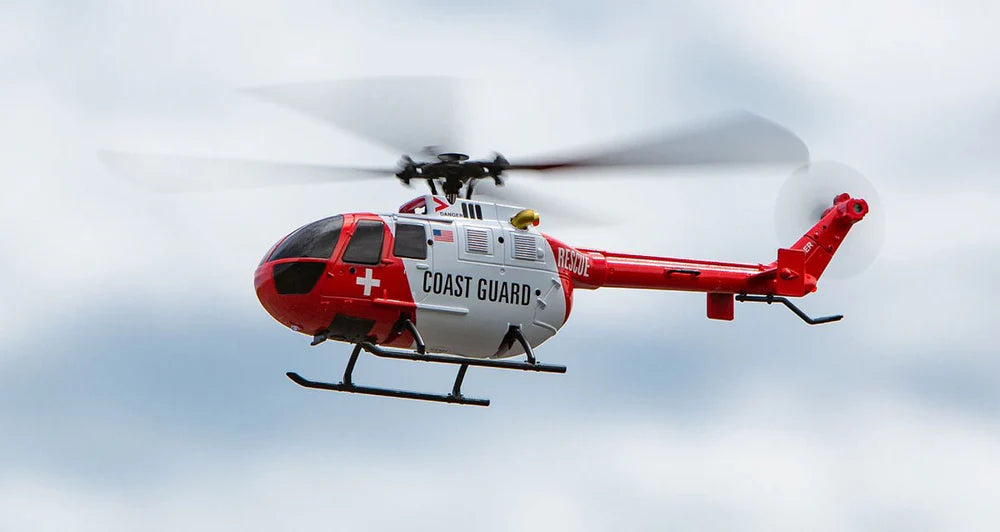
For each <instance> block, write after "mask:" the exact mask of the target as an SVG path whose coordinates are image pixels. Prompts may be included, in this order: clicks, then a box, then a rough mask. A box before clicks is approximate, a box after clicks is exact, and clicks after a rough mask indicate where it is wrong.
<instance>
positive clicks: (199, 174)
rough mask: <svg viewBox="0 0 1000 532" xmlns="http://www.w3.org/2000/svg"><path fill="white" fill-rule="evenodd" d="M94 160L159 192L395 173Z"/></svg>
mask: <svg viewBox="0 0 1000 532" xmlns="http://www.w3.org/2000/svg"><path fill="white" fill-rule="evenodd" d="M100 157H101V160H102V161H103V162H104V164H105V165H106V166H107V167H108V168H110V169H111V170H112V171H114V172H115V173H116V174H119V175H121V176H122V177H125V178H127V179H129V180H131V181H134V182H136V183H138V184H140V185H143V186H146V187H149V188H152V189H154V190H159V191H163V192H187V191H202V190H217V189H233V188H254V187H268V186H281V185H301V184H316V183H331V182H337V181H357V180H365V179H386V178H388V177H392V176H393V175H394V174H395V173H396V170H394V169H389V168H357V167H344V166H328V165H316V164H297V163H280V162H269V161H251V160H240V159H220V158H201V157H186V156H180V155H162V154H145V153H129V152H116V151H102V152H100Z"/></svg>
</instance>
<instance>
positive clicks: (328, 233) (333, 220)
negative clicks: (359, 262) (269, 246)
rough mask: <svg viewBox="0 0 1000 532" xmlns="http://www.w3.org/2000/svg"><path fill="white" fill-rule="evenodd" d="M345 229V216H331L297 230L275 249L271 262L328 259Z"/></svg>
mask: <svg viewBox="0 0 1000 532" xmlns="http://www.w3.org/2000/svg"><path fill="white" fill-rule="evenodd" d="M343 228H344V217H343V216H331V217H330V218H324V219H322V220H319V221H316V222H313V223H311V224H309V225H305V226H302V227H300V228H299V229H296V230H295V232H294V233H292V234H290V235H288V238H285V240H283V241H282V242H281V244H279V245H278V247H276V248H275V249H274V252H273V253H271V257H270V259H269V260H278V259H292V258H299V257H307V258H313V259H328V258H330V255H332V254H333V248H335V247H337V241H338V240H339V239H340V230H341V229H343Z"/></svg>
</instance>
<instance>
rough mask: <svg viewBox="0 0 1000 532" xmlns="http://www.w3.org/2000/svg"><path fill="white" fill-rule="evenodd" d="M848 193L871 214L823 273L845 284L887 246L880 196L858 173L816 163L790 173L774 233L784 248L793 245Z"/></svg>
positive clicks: (777, 209)
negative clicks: (864, 202) (841, 280)
mask: <svg viewBox="0 0 1000 532" xmlns="http://www.w3.org/2000/svg"><path fill="white" fill-rule="evenodd" d="M844 192H847V193H848V194H850V195H851V196H853V197H856V198H863V199H864V200H865V201H867V202H868V206H869V209H870V210H869V214H868V216H866V217H865V219H864V220H863V221H861V222H860V223H858V224H857V225H855V226H854V227H853V228H852V229H851V232H850V233H848V235H847V238H846V239H844V243H843V244H842V245H841V246H840V249H839V250H838V251H837V255H836V256H835V257H834V258H833V261H832V262H831V263H830V267H829V269H827V273H826V275H827V276H830V277H837V278H845V277H850V276H852V275H856V274H858V273H861V272H863V271H864V270H865V269H867V268H868V266H870V265H871V263H872V262H874V261H875V258H876V257H877V256H878V254H879V251H880V250H881V248H882V244H883V242H884V241H885V209H884V208H883V206H882V201H881V199H880V198H879V195H878V191H877V190H876V189H875V186H874V185H872V183H871V181H869V180H868V179H867V178H865V176H864V175H862V174H861V173H860V172H858V171H857V170H855V169H854V168H851V167H850V166H847V165H845V164H842V163H837V162H833V161H819V162H813V163H810V164H807V165H805V166H802V167H800V168H799V169H798V170H796V171H795V172H793V173H792V174H791V175H790V176H789V177H788V179H787V180H786V181H785V184H784V185H783V186H782V188H781V191H780V192H779V194H778V201H777V203H776V205H775V212H774V222H775V230H776V232H777V234H778V237H779V238H780V242H781V243H782V244H783V245H788V243H790V242H794V241H796V240H797V239H798V238H799V237H800V236H801V235H802V233H803V232H804V231H806V230H808V229H809V228H810V227H812V225H813V224H815V223H816V221H817V220H819V219H820V217H821V216H822V214H823V212H824V211H825V210H826V209H827V208H828V207H830V206H831V204H832V200H833V198H834V197H835V196H837V195H838V194H841V193H844Z"/></svg>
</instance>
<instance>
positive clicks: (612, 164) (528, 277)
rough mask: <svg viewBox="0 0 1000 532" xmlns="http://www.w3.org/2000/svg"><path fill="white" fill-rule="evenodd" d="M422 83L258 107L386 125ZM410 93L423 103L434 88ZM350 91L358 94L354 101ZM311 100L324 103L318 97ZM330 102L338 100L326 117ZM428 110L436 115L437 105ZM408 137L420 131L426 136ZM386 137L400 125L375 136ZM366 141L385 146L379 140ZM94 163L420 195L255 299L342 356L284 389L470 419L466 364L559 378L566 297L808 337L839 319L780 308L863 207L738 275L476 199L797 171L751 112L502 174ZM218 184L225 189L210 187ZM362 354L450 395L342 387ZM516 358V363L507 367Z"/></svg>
mask: <svg viewBox="0 0 1000 532" xmlns="http://www.w3.org/2000/svg"><path fill="white" fill-rule="evenodd" d="M436 82H437V81H436V80H435V81H433V82H432V83H431V84H432V85H433V83H436ZM422 83H423V84H426V83H427V80H414V79H411V78H402V79H395V78H393V79H383V80H374V81H373V80H353V81H351V82H348V83H346V84H344V83H339V84H336V85H333V86H332V89H331V86H330V85H323V86H322V87H317V86H316V85H307V86H305V87H304V89H305V93H307V94H309V95H311V96H310V98H305V99H303V98H302V95H303V86H301V85H300V86H291V89H289V88H287V87H285V88H281V89H280V90H274V89H270V90H269V91H268V95H270V96H274V95H275V94H278V95H279V96H281V98H272V99H276V100H279V101H280V103H283V104H285V105H288V106H290V107H293V108H296V109H298V110H300V111H307V112H312V113H313V114H318V115H320V116H321V117H324V118H327V119H329V120H330V121H333V122H334V123H336V124H338V125H341V126H344V125H345V123H349V122H350V121H351V120H349V118H351V117H352V116H353V117H361V118H366V114H365V113H369V115H368V118H370V113H372V112H373V111H372V107H371V106H369V108H367V110H359V108H358V106H357V102H358V101H362V102H364V101H371V100H372V98H371V93H372V92H374V93H376V94H382V93H385V91H387V90H388V91H390V92H392V94H393V95H394V96H395V97H393V98H384V97H378V98H374V99H375V100H377V101H379V105H378V106H377V109H381V110H382V111H386V109H385V108H386V107H389V108H390V109H389V110H388V112H389V114H393V113H396V114H398V111H399V108H398V105H402V104H400V103H399V102H400V101H401V100H405V98H399V97H398V95H399V94H401V93H403V92H406V91H410V92H412V91H413V89H414V87H415V86H416V87H420V86H421V84H422ZM380 91H381V92H380ZM401 91H402V92H401ZM417 92H422V93H423V96H424V97H426V96H427V94H434V93H440V92H441V91H437V92H435V91H427V90H425V91H417ZM361 93H365V94H367V95H368V97H366V98H361V97H360V96H359V94H361ZM316 94H319V95H321V96H322V98H319V99H317V98H315V97H314V96H315V95H316ZM382 95H383V96H384V94H382ZM281 100H283V101H281ZM317 101H318V102H319V107H317V105H316V102H317ZM331 101H332V102H337V105H335V106H334V107H333V108H331V107H330V104H329V102H331ZM303 102H305V104H304V103H303ZM345 102H346V103H345ZM352 102H353V103H352ZM394 106H397V107H394ZM430 107H431V108H435V109H436V110H439V109H440V107H441V106H440V105H438V106H435V105H430ZM435 112H437V111H435ZM345 116H348V119H345V118H344V117H345ZM373 122H374V123H379V122H380V121H379V120H373V121H368V122H358V121H355V123H354V125H355V126H357V124H358V123H362V124H364V126H363V127H365V128H368V129H367V130H366V132H368V133H371V132H372V131H373V130H372V129H371V127H372V126H371V124H372V123H373ZM354 129H357V127H355V128H354ZM377 129H378V128H376V130H377ZM416 129H417V130H419V131H418V132H419V133H420V134H426V130H425V129H424V130H422V129H421V128H420V127H417V128H416ZM394 134H398V128H395V129H392V130H391V131H390V133H389V134H388V135H389V136H391V135H394ZM370 136H374V137H376V138H377V140H385V139H386V135H382V136H381V137H380V136H379V135H378V134H376V135H370ZM394 140H395V139H394ZM392 144H395V145H399V144H400V143H392ZM102 156H103V158H104V160H105V162H106V163H107V164H108V165H109V166H110V167H112V168H113V169H115V170H117V171H119V172H120V173H122V174H125V175H128V176H137V175H138V176H140V178H141V179H143V180H145V181H148V182H155V183H162V182H163V181H164V180H169V179H172V178H174V177H176V176H178V175H187V177H188V178H189V179H190V180H192V182H194V183H198V184H204V183H207V182H209V181H211V182H213V183H215V184H218V183H220V182H222V183H223V184H224V185H225V186H257V185H260V184H272V183H271V181H276V182H279V183H280V182H289V181H291V182H324V181H329V180H339V179H342V178H343V176H344V175H349V176H351V177H358V176H361V177H364V178H367V177H378V178H384V177H386V176H393V177H395V178H396V179H398V180H399V181H400V182H402V183H403V184H405V185H410V184H411V183H412V182H415V181H423V182H424V183H426V185H427V186H428V189H429V191H428V193H427V194H424V195H420V196H417V197H416V198H414V199H412V200H411V201H409V202H407V203H405V204H403V205H402V206H400V207H399V208H398V209H396V211H395V212H390V213H382V214H376V213H371V212H355V213H344V214H338V215H334V216H329V217H326V218H323V219H321V220H317V221H315V222H312V223H309V224H306V225H304V226H302V227H300V228H298V229H296V230H295V231H292V232H291V233H289V234H288V235H287V236H286V237H284V238H282V239H280V240H279V241H278V242H276V243H275V244H274V245H273V246H272V247H271V248H270V249H269V250H268V251H267V253H266V254H265V255H264V257H263V258H262V259H261V261H260V263H259V264H258V265H257V268H256V270H255V272H254V279H253V280H254V289H255V291H256V295H257V297H258V299H259V301H260V303H261V305H262V306H263V308H264V309H265V310H266V312H267V313H268V314H269V315H270V316H271V317H273V318H274V319H275V320H276V321H278V322H279V323H281V324H282V325H283V326H285V327H287V328H288V329H289V330H291V331H293V332H296V333H300V334H304V335H307V336H308V337H310V338H311V342H310V343H311V345H312V346H317V345H320V344H323V343H325V342H328V341H336V342H344V343H348V344H351V345H353V348H352V351H351V355H350V357H349V359H348V362H347V364H346V367H345V370H344V373H343V378H342V380H341V381H340V382H338V383H333V382H324V381H317V380H310V379H307V378H305V377H303V376H301V375H299V374H298V373H296V372H288V373H287V376H288V378H290V379H291V380H292V381H293V382H295V383H296V384H298V385H300V386H303V387H306V388H313V389H320V390H330V391H337V392H348V393H355V394H363V395H374V396H384V397H392V398H401V399H415V400H423V401H432V402H442V403H452V404H459V405H470V406H489V404H490V400H489V399H485V398H477V397H470V396H466V395H465V394H464V393H463V391H462V386H463V383H464V379H465V376H466V373H467V371H468V369H469V368H470V367H482V368H493V369H511V370H522V371H531V372H541V373H565V372H566V366H563V365H557V364H548V363H542V362H540V361H539V360H538V358H537V357H536V355H535V350H536V349H537V348H538V347H539V346H540V345H541V344H543V343H544V342H546V341H547V340H549V339H550V338H552V337H553V336H555V335H556V334H557V333H558V332H559V330H560V328H561V327H562V326H563V325H564V324H565V323H566V321H567V320H568V319H569V317H570V314H571V311H572V308H573V294H574V291H576V290H595V289H599V288H630V289H653V290H674V291H687V292H703V293H705V294H706V299H705V301H706V303H705V305H706V307H705V309H706V311H705V312H706V315H707V317H708V318H709V319H714V320H733V319H734V316H735V311H734V308H735V302H759V303H767V304H772V303H779V304H782V305H784V306H785V307H787V308H788V309H790V310H791V311H792V312H794V313H795V314H796V315H797V316H798V317H800V318H801V319H802V320H803V321H805V322H806V323H808V324H810V325H819V324H824V323H830V322H835V321H838V320H840V319H841V318H842V316H840V315H834V316H825V317H819V318H813V317H810V316H809V315H807V314H806V313H805V312H803V311H802V310H801V309H800V308H799V307H798V306H796V305H795V304H794V303H793V302H792V301H791V299H790V298H799V297H803V296H805V295H808V294H810V293H812V292H814V291H816V289H817V284H818V281H819V279H820V277H821V276H822V275H823V273H824V271H825V270H826V269H827V266H828V265H829V264H830V262H831V260H832V259H833V257H834V254H835V253H836V252H837V250H838V248H840V246H841V244H842V243H843V242H844V241H845V238H846V236H847V234H848V232H849V231H850V230H851V228H852V227H853V226H854V224H856V223H858V222H860V221H861V220H863V219H864V218H865V217H866V215H868V213H869V204H868V202H867V201H866V200H865V199H864V198H861V197H854V196H852V195H850V194H849V193H846V192H841V193H838V194H836V195H834V196H833V197H828V198H827V199H826V201H827V205H826V206H825V208H823V209H822V210H820V211H819V212H818V213H817V214H818V215H817V216H815V217H814V219H813V220H812V221H811V223H812V225H811V227H809V228H808V229H807V230H805V231H804V232H803V233H802V236H801V237H800V238H798V240H797V241H794V242H791V243H790V245H789V246H788V247H785V248H780V249H778V250H777V255H776V257H775V258H774V259H773V260H770V261H768V262H765V263H758V264H745V263H734V262H723V261H714V260H702V259H690V258H673V257H661V256H651V255H640V254H633V253H625V252H617V251H605V250H599V249H592V248H587V247H577V246H573V245H569V244H566V243H564V242H562V241H560V240H558V239H556V238H555V237H553V236H551V235H549V234H546V233H543V232H541V231H540V230H539V229H538V226H539V225H540V222H541V219H542V215H543V214H544V212H539V211H536V210H535V209H534V208H529V207H525V206H515V205H508V204H507V203H506V202H502V201H491V200H489V199H486V200H480V199H477V198H476V196H477V193H476V184H477V182H478V181H480V180H489V181H492V182H493V184H494V185H496V186H501V185H503V183H504V178H505V177H506V175H507V173H508V172H517V171H534V172H552V171H566V170H572V169H595V168H596V169H611V168H616V167H624V166H676V165H687V166H690V165H700V164H726V165H731V164H761V163H775V162H781V163H784V162H801V160H802V159H803V158H804V159H806V160H807V159H808V150H806V149H805V145H804V143H802V141H801V140H800V139H798V138H797V137H796V136H795V135H794V134H792V133H791V132H789V131H788V130H786V129H784V128H782V127H781V126H778V125H777V124H774V123H773V122H770V121H768V120H766V119H763V118H761V117H758V116H756V115H750V114H741V115H739V116H737V117H735V118H730V119H728V120H724V121H722V122H720V123H716V124H714V125H712V126H710V127H702V128H699V129H697V130H695V131H694V132H687V133H685V134H681V135H670V136H667V137H662V138H658V139H655V140H653V141H646V142H637V143H633V144H632V145H630V146H627V147H624V148H620V147H619V148H615V149H605V150H602V151H600V152H597V153H591V154H584V155H575V156H568V157H557V158H547V159H539V160H525V161H517V162H515V163H511V162H510V161H508V159H507V158H506V157H504V156H503V155H499V154H494V156H493V157H491V158H487V159H483V160H472V159H471V158H470V157H469V156H468V155H466V154H464V153H461V152H458V151H447V150H444V149H441V148H440V146H439V145H435V144H430V143H426V142H425V143H424V147H423V148H420V149H418V150H416V151H413V152H411V153H407V154H405V155H403V156H402V157H401V158H400V160H399V163H398V164H397V166H396V167H395V168H346V167H332V166H331V167H321V166H306V165H290V164H282V163H264V162H248V161H229V160H221V159H195V158H187V159H184V160H183V161H182V162H183V167H184V168H183V169H179V168H178V165H177V164H174V165H173V166H171V165H170V164H166V163H167V162H169V160H168V159H165V158H163V157H161V156H151V155H135V154H127V153H117V152H105V153H103V154H102ZM172 160H180V159H178V158H176V157H174V158H173V159H172ZM223 174H225V175H227V177H225V178H224V179H220V178H219V176H220V175H223ZM205 176H210V177H205ZM529 201H530V199H529ZM362 353H369V354H371V355H373V356H375V357H380V358H385V359H393V360H399V361H410V362H429V363H435V364H447V365H452V366H457V367H458V370H457V374H456V376H455V380H454V383H453V386H452V389H451V390H450V391H449V392H447V393H427V392H421V391H414V390H401V389H390V388H381V387H374V386H367V385H360V384H357V383H355V381H354V370H355V366H356V364H357V362H358V360H359V357H360V356H361V354H362ZM522 356H523V360H522V359H517V360H515V358H517V357H522Z"/></svg>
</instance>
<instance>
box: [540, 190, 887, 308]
mask: <svg viewBox="0 0 1000 532" xmlns="http://www.w3.org/2000/svg"><path fill="white" fill-rule="evenodd" d="M867 213H868V204H867V203H866V202H865V200H863V199H860V198H852V197H851V196H850V195H848V194H841V195H839V196H837V197H836V198H835V199H834V201H833V206H831V207H830V208H828V209H827V210H826V211H825V212H824V213H823V215H822V217H821V218H820V220H819V221H818V222H817V223H816V225H814V226H813V227H812V228H811V229H809V231H807V232H806V233H805V234H804V235H803V236H802V238H800V239H799V240H798V242H796V243H795V244H794V245H792V246H791V247H790V248H782V249H779V250H778V256H777V259H776V260H775V261H773V262H770V263H768V264H743V263H733V262H719V261H707V260H696V259H683V258H670V257H654V256H647V255H634V254H627V253H615V252H609V251H603V250H597V249H572V248H569V249H566V250H565V251H563V250H560V251H559V256H560V257H563V256H565V257H566V258H567V260H566V261H565V262H566V264H567V265H569V266H570V267H569V268H565V269H564V268H562V266H563V264H560V273H561V274H562V275H563V277H564V278H568V279H569V280H570V281H572V283H573V286H574V287H575V288H584V289H596V288H601V287H608V288H642V289H654V290H680V291H687V292H706V293H708V309H709V317H710V318H716V319H732V306H733V304H732V301H733V295H734V294H753V295H763V296H767V295H771V296H789V297H802V296H804V295H806V294H809V293H811V292H814V291H815V290H816V283H817V281H818V280H819V277H820V276H821V275H822V274H823V272H824V271H825V270H826V267H827V265H829V263H830V260H831V259H832V258H833V255H834V253H836V251H837V249H838V248H839V247H840V244H841V242H843V240H844V237H845V236H846V235H847V233H848V231H849V230H850V229H851V227H852V226H853V225H854V224H855V223H857V222H858V221H860V220H861V219H863V218H864V217H865V215H866V214H867ZM553 244H559V245H562V244H561V243H557V242H553ZM583 263H585V264H586V267H584V268H581V267H573V266H574V265H577V266H578V265H579V264H583Z"/></svg>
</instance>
